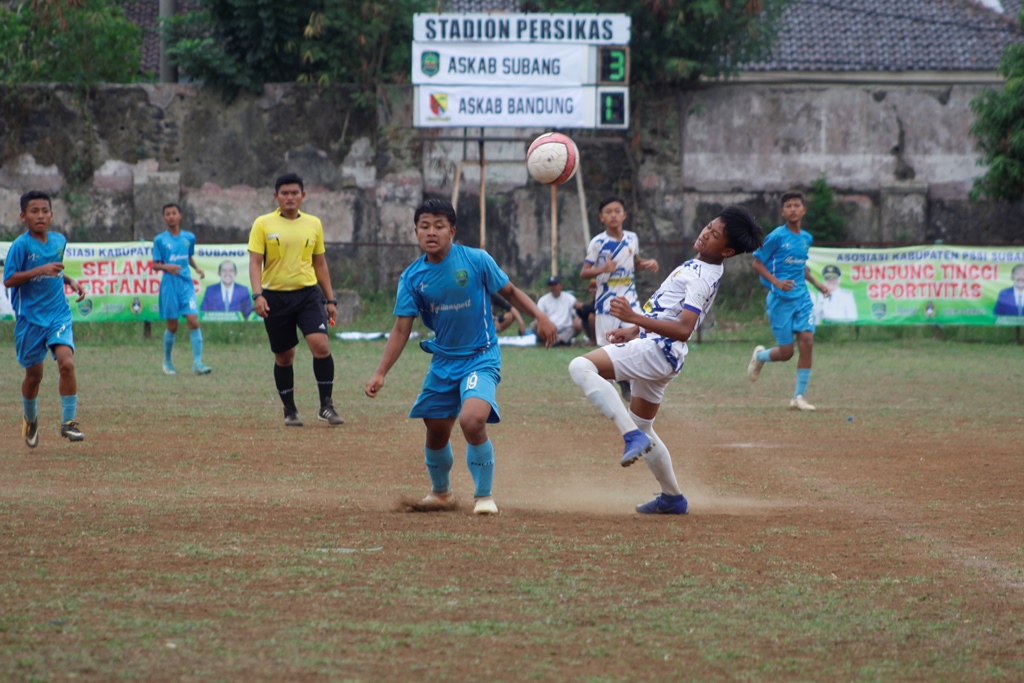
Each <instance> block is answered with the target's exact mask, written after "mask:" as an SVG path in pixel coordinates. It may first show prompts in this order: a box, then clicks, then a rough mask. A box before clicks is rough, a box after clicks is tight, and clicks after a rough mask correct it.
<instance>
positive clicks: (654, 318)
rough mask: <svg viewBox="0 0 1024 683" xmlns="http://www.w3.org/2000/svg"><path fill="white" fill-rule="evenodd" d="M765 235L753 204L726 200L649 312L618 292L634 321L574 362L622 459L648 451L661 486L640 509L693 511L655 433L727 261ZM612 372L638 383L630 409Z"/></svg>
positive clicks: (624, 316)
mask: <svg viewBox="0 0 1024 683" xmlns="http://www.w3.org/2000/svg"><path fill="white" fill-rule="evenodd" d="M763 239H764V232H763V231H762V230H761V226H759V225H758V224H757V221H755V220H754V217H753V216H751V215H750V212H749V211H747V210H746V209H744V208H742V207H738V206H728V207H726V208H725V209H724V210H723V211H722V213H721V214H720V215H719V216H717V217H716V218H715V219H714V220H713V221H711V222H710V223H708V224H707V226H705V228H704V229H703V230H701V233H700V235H699V236H698V237H697V240H696V242H695V243H694V245H693V246H694V249H695V250H696V251H697V256H696V258H693V259H691V260H689V261H687V262H686V263H683V264H682V265H680V266H678V267H677V268H676V269H675V270H673V271H672V274H671V275H669V276H668V277H667V278H665V281H664V282H662V283H661V286H660V287H658V290H657V291H656V292H655V293H654V294H653V295H652V296H651V298H650V299H649V300H648V301H647V303H646V304H644V306H643V310H642V311H637V310H635V309H634V308H633V306H632V302H630V300H629V299H628V298H626V297H624V296H616V297H615V298H613V299H612V300H611V302H610V304H609V311H610V313H611V314H612V315H614V316H615V317H616V318H618V319H619V320H621V321H622V322H623V323H624V324H625V325H626V327H619V328H615V329H613V330H609V331H607V332H606V337H605V340H606V341H607V342H608V344H607V345H606V346H604V347H602V348H600V349H597V350H594V351H591V352H590V353H588V354H586V355H585V356H580V357H579V358H575V359H573V361H572V362H571V363H569V375H570V376H571V377H572V379H573V381H574V382H575V383H576V384H577V386H579V388H580V389H582V390H583V393H584V394H585V395H586V397H587V399H588V400H589V401H590V402H591V403H593V404H594V406H595V407H597V408H598V409H599V410H600V411H601V412H602V413H603V414H604V415H605V417H607V418H609V419H610V420H612V421H613V422H614V423H615V426H616V428H618V430H619V433H620V434H622V439H623V442H624V445H625V447H624V450H623V453H622V460H621V461H620V464H621V465H622V466H623V467H628V466H629V465H632V464H633V463H634V462H636V461H637V460H639V459H640V458H641V457H642V458H643V459H644V462H646V463H647V467H648V468H649V469H650V470H651V473H652V474H653V475H654V478H655V479H657V480H658V483H659V484H660V485H661V493H660V494H659V495H658V497H657V498H655V499H654V500H652V501H649V502H647V503H643V504H641V505H637V506H636V511H637V512H640V513H644V514H674V515H685V514H686V513H687V512H689V510H690V504H689V502H688V501H687V500H686V497H685V496H684V495H683V492H682V491H681V490H680V488H679V482H678V481H676V475H675V472H674V471H673V470H672V457H671V456H670V455H669V452H668V449H667V448H666V447H665V444H664V442H662V440H661V439H660V438H659V437H658V435H657V434H656V433H655V432H654V419H655V417H656V416H657V414H658V409H659V408H660V407H661V402H662V400H663V399H664V397H665V389H666V388H667V387H668V385H669V383H670V382H671V381H672V380H673V379H675V377H676V376H677V375H678V374H679V372H680V371H681V370H682V369H683V362H684V361H685V360H686V354H687V347H686V341H687V339H689V338H690V335H691V334H693V331H694V330H695V329H697V328H698V327H699V326H700V323H701V320H702V319H703V318H704V316H705V315H706V314H707V312H708V311H709V310H711V305H712V304H713V303H714V301H715V295H716V294H718V285H719V283H720V282H721V279H722V274H723V272H724V268H723V266H722V263H723V262H724V261H725V259H727V258H731V257H732V256H735V255H736V254H743V253H747V252H750V251H753V250H754V249H756V248H757V247H758V246H759V245H760V244H761V241H762V240H763ZM612 379H613V380H616V381H623V380H628V381H631V382H632V388H633V391H632V396H631V397H630V402H629V408H628V409H627V408H626V406H625V405H623V404H622V402H621V401H620V400H619V398H618V395H617V394H616V393H615V389H613V388H612V386H611V385H610V384H609V383H608V380H612Z"/></svg>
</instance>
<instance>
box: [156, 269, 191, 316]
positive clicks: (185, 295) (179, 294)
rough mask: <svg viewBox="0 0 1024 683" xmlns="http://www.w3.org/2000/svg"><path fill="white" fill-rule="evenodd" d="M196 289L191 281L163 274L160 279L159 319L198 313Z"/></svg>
mask: <svg viewBox="0 0 1024 683" xmlns="http://www.w3.org/2000/svg"><path fill="white" fill-rule="evenodd" d="M198 314H199V307H198V306H196V290H195V288H194V287H193V286H192V283H191V282H185V281H184V280H182V279H181V278H180V277H172V276H169V275H165V276H164V277H163V279H161V280H160V319H161V320H177V319H178V318H180V317H181V316H183V315H198Z"/></svg>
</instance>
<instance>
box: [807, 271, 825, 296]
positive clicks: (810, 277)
mask: <svg viewBox="0 0 1024 683" xmlns="http://www.w3.org/2000/svg"><path fill="white" fill-rule="evenodd" d="M804 279H805V280H807V281H808V282H810V283H811V285H813V286H814V288H815V289H816V290H818V291H819V292H821V294H822V296H825V297H828V295H829V294H830V293H831V292H829V291H828V287H826V286H825V285H823V284H821V283H820V282H818V281H817V280H815V279H814V275H812V274H811V269H810V268H808V267H807V266H804Z"/></svg>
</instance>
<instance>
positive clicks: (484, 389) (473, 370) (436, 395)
mask: <svg viewBox="0 0 1024 683" xmlns="http://www.w3.org/2000/svg"><path fill="white" fill-rule="evenodd" d="M495 350H496V351H498V354H499V355H498V359H499V360H498V363H497V364H495V363H494V362H493V361H492V358H493V356H492V355H491V354H490V353H485V354H484V355H485V356H488V357H487V358H482V359H480V360H479V361H477V359H471V360H472V361H477V362H475V363H468V362H467V361H466V360H444V359H441V358H434V360H433V362H431V364H430V369H429V370H427V376H426V377H424V378H423V388H422V389H420V395H419V396H417V397H416V403H414V404H413V406H412V410H410V411H409V417H419V418H427V419H431V420H444V419H448V418H457V417H458V416H459V412H460V411H461V410H462V404H463V403H464V402H465V400H466V399H467V398H479V399H483V400H484V401H487V402H488V403H490V404H491V414H490V415H488V416H487V423H488V424H495V423H497V422H501V415H499V414H498V403H497V400H496V398H495V395H496V393H497V389H498V383H499V382H500V381H501V360H500V359H501V356H500V353H501V352H500V350H498V349H497V348H495Z"/></svg>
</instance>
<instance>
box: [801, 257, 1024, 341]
mask: <svg viewBox="0 0 1024 683" xmlns="http://www.w3.org/2000/svg"><path fill="white" fill-rule="evenodd" d="M807 267H808V268H809V269H810V271H811V274H812V275H813V276H814V277H815V279H817V280H818V281H819V282H822V283H823V284H825V285H826V286H827V287H828V288H829V289H830V290H832V293H831V295H830V296H829V297H823V296H822V295H821V294H820V293H819V292H818V291H817V290H816V289H814V288H813V287H811V286H810V285H808V288H809V289H810V292H811V298H812V299H813V301H814V312H815V318H816V320H817V321H818V323H819V324H826V325H829V324H856V325H1024V247H955V246H946V245H941V244H936V245H923V246H916V247H900V248H897V249H831V248H824V247H812V248H811V250H810V256H809V258H808V261H807Z"/></svg>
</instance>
